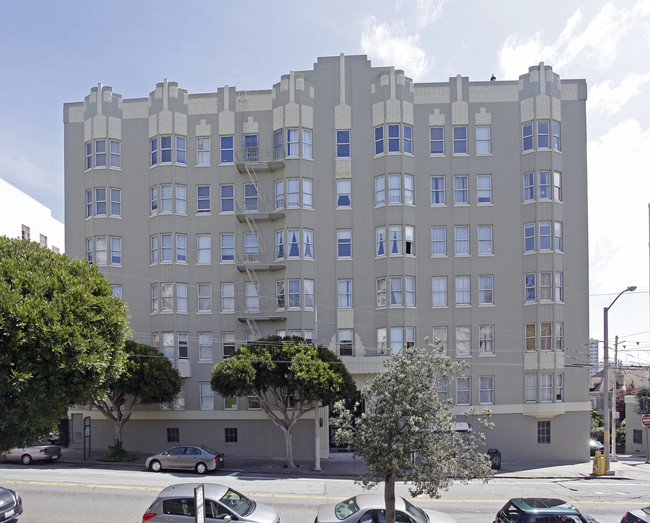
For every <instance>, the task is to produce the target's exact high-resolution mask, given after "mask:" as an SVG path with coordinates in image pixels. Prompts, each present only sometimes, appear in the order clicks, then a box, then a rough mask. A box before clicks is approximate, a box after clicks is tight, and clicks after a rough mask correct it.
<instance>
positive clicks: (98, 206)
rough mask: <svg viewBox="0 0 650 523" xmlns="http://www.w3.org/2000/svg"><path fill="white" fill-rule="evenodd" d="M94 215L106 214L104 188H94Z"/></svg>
mask: <svg viewBox="0 0 650 523" xmlns="http://www.w3.org/2000/svg"><path fill="white" fill-rule="evenodd" d="M95 216H106V189H105V188H103V187H102V188H101V189H95Z"/></svg>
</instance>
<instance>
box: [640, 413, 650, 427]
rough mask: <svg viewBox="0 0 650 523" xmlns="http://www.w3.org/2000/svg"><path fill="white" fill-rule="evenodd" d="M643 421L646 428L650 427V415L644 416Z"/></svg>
mask: <svg viewBox="0 0 650 523" xmlns="http://www.w3.org/2000/svg"><path fill="white" fill-rule="evenodd" d="M641 421H642V422H643V426H644V427H650V414H644V415H643V417H642V418H641Z"/></svg>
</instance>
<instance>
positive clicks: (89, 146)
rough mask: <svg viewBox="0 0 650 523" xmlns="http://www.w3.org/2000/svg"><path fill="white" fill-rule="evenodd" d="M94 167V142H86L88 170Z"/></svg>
mask: <svg viewBox="0 0 650 523" xmlns="http://www.w3.org/2000/svg"><path fill="white" fill-rule="evenodd" d="M92 167H93V144H92V142H87V143H86V170H88V169H92Z"/></svg>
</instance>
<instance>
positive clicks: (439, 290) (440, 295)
mask: <svg viewBox="0 0 650 523" xmlns="http://www.w3.org/2000/svg"><path fill="white" fill-rule="evenodd" d="M431 287H432V292H433V296H432V303H433V306H434V307H446V306H447V277H446V276H434V277H433V278H432V279H431Z"/></svg>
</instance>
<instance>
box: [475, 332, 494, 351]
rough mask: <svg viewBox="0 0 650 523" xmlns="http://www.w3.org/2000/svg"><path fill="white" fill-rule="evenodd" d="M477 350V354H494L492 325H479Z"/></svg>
mask: <svg viewBox="0 0 650 523" xmlns="http://www.w3.org/2000/svg"><path fill="white" fill-rule="evenodd" d="M478 352H479V354H494V325H479V327H478Z"/></svg>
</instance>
